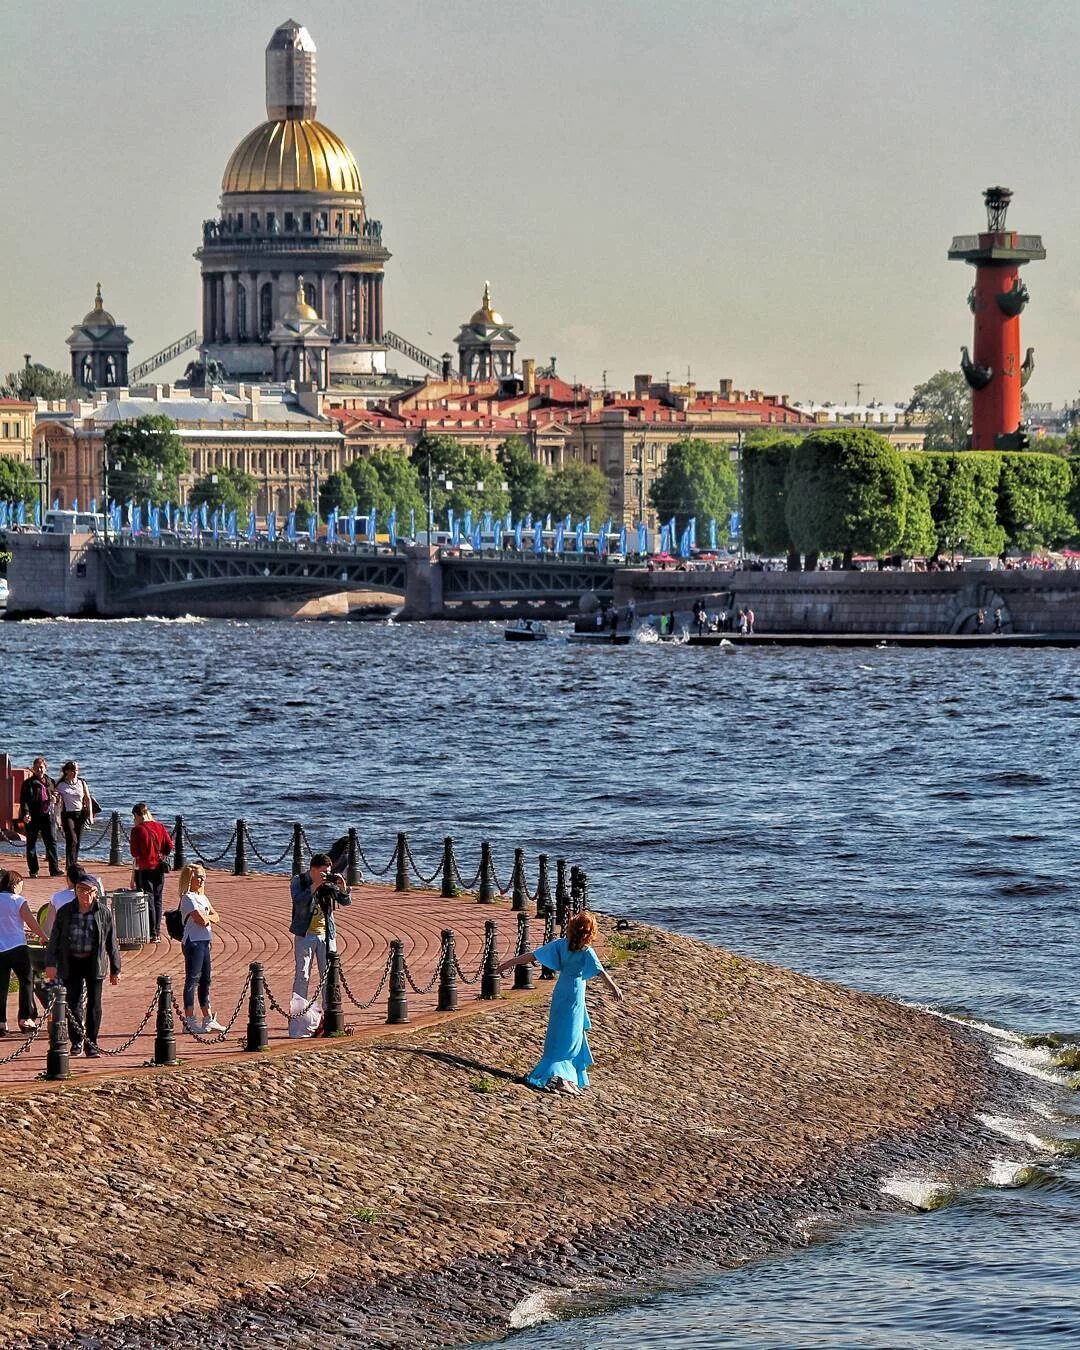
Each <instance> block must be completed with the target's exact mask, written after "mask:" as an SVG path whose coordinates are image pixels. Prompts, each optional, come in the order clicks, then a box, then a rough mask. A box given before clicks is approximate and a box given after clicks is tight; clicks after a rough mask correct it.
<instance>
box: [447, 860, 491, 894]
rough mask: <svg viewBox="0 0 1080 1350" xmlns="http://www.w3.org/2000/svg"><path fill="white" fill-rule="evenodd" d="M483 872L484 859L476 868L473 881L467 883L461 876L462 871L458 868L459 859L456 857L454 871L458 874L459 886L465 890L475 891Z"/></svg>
mask: <svg viewBox="0 0 1080 1350" xmlns="http://www.w3.org/2000/svg"><path fill="white" fill-rule="evenodd" d="M483 870H484V862H483V859H482V858H481V860H480V862H479V863H478V864H477V867H476V875H475V876H474V877H473V879H472V881H466V880H465V878H464V877H463V876H462V875H461V869H460V868H459V867H458V861H457V857H456V856H455V858H454V871H455V872H456V873H457V879H458V885H459V886H460V887H461V888H462V889H463V890H466V891H475V890H476V888H477V886H478V885H479V883H480V873H481V872H482V871H483Z"/></svg>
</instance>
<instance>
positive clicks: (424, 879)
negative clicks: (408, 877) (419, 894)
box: [405, 835, 442, 886]
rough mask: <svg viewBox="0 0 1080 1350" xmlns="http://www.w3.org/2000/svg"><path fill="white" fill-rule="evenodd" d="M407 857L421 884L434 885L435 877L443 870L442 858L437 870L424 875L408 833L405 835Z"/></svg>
mask: <svg viewBox="0 0 1080 1350" xmlns="http://www.w3.org/2000/svg"><path fill="white" fill-rule="evenodd" d="M405 857H406V858H407V859H408V862H409V866H410V867H411V868H412V870H413V871H414V872H415V873H416V878H417V880H418V881H419V882H420V884H421V886H430V885H432V884H433V882H434V881H435V878H436V877H437V876H438V875H439V873H440V872H441V871H442V861H441V860H440V862H439V865H438V867H436V869H435V871H434V872H432V874H431V876H429V877H426V876H424V874H423V872H421V871H420V868H419V866H418V865H417V862H416V859H415V858H414V857H413V851H412V845H411V844H410V843H409V838H408V835H406V836H405Z"/></svg>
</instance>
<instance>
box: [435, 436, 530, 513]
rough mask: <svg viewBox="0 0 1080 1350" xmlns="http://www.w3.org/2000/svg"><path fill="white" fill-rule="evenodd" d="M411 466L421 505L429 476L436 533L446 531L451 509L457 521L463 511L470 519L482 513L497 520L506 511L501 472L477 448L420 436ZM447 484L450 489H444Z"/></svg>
mask: <svg viewBox="0 0 1080 1350" xmlns="http://www.w3.org/2000/svg"><path fill="white" fill-rule="evenodd" d="M412 464H413V466H414V467H415V469H416V473H417V479H418V484H419V490H420V491H421V492H422V493H423V494H424V497H425V503H426V494H427V488H428V480H429V475H430V481H431V504H432V511H433V513H434V516H435V528H436V529H437V530H438V529H445V528H446V523H447V514H446V513H447V511H448V510H451V509H452V510H453V512H454V515H455V516H456V517H460V516H463V515H464V514H465V512H466V511H472V513H473V515H474V516H476V515H479V514H482V513H483V512H484V511H490V512H491V513H492V514H493V515H495V516H501V515H505V513H506V511H507V509H508V508H509V505H510V497H509V493H507V492H504V491H503V487H502V484H503V473H502V469H501V467H500V466H499V465H497V464H495V463H494V462H493V461H492V460H491V458H490V457H489V456H488V455H487V454H485V453H484V451H483V450H481V448H480V447H479V446H478V445H468V444H465V443H464V442H461V441H458V440H456V439H455V438H454V437H452V436H424V437H422V438H421V440H420V441H419V442H418V443H417V445H416V447H415V449H414V450H413V452H412ZM447 483H451V484H453V486H452V487H447V486H446V484H447ZM426 509H427V508H426V504H425V508H424V510H425V511H426Z"/></svg>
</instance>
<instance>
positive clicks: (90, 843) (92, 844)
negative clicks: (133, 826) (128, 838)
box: [79, 820, 127, 849]
mask: <svg viewBox="0 0 1080 1350" xmlns="http://www.w3.org/2000/svg"><path fill="white" fill-rule="evenodd" d="M111 829H112V821H111V820H108V821H106V822H105V824H104V825H103V826H102V827H101V833H100V834H99V835H98V836H97V837H96V838H95V839H84V840H83V841H82V843H81V844H80V845H79V847H80V848H86V849H91V848H97V846H98V844H100V843H101V841H102V840H103V839H104V838H105V836H106V835H107V834H108V833H109V831H110V830H111ZM124 833H125V834H127V831H126V830H125V831H124Z"/></svg>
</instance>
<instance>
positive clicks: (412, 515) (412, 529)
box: [409, 506, 416, 539]
mask: <svg viewBox="0 0 1080 1350" xmlns="http://www.w3.org/2000/svg"><path fill="white" fill-rule="evenodd" d="M409 538H410V539H415V538H416V507H415V506H410V507H409Z"/></svg>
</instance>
